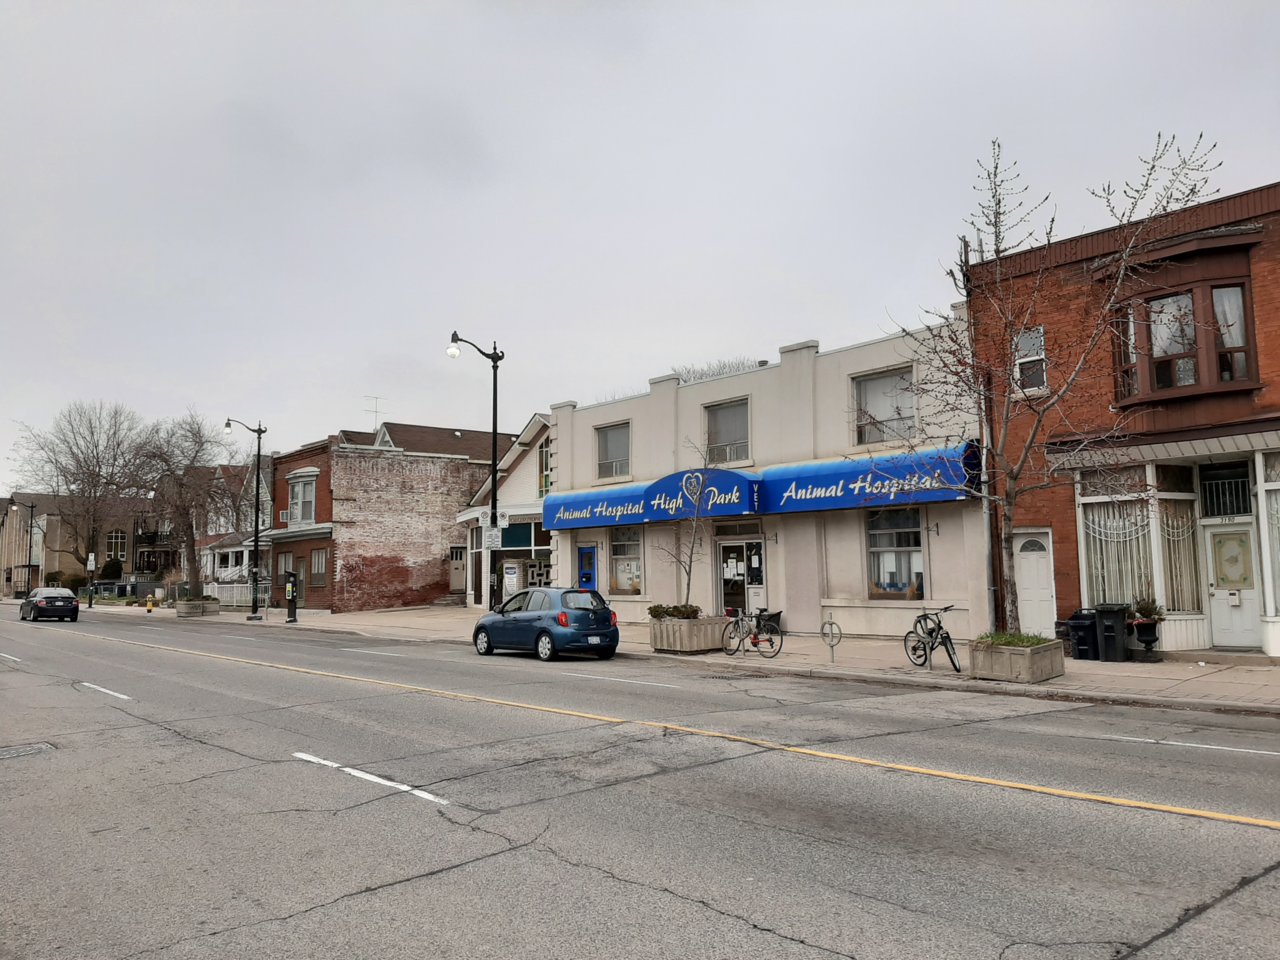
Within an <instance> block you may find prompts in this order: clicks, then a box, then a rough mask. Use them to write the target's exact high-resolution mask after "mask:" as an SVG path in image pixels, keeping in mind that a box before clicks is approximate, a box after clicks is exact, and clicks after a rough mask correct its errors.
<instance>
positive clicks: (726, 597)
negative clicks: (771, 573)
mask: <svg viewBox="0 0 1280 960" xmlns="http://www.w3.org/2000/svg"><path fill="white" fill-rule="evenodd" d="M718 553H719V561H720V564H719V570H720V608H721V610H724V609H727V608H729V607H739V608H740V607H745V606H746V605H747V583H746V575H747V545H746V544H745V543H722V544H720V545H719V549H718Z"/></svg>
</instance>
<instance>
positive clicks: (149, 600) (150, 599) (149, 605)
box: [147, 593, 156, 613]
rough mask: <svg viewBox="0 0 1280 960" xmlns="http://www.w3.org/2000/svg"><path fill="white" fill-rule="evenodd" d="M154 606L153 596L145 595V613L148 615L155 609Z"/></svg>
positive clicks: (154, 599)
mask: <svg viewBox="0 0 1280 960" xmlns="http://www.w3.org/2000/svg"><path fill="white" fill-rule="evenodd" d="M155 605H156V598H155V594H150V593H149V594H147V613H150V612H151V610H152V608H153V607H155Z"/></svg>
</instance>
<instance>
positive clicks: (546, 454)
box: [538, 437, 551, 500]
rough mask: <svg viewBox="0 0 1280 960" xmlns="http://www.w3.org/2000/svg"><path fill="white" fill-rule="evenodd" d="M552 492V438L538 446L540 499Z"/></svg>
mask: <svg viewBox="0 0 1280 960" xmlns="http://www.w3.org/2000/svg"><path fill="white" fill-rule="evenodd" d="M550 492H551V438H550V437H544V438H543V440H542V442H541V443H540V444H538V499H539V500H541V499H542V498H543V497H545V496H546V495H547V494H548V493H550Z"/></svg>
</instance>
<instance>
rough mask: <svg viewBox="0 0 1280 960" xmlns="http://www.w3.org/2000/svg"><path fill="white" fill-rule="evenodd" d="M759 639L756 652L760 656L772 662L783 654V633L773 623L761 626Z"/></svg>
mask: <svg viewBox="0 0 1280 960" xmlns="http://www.w3.org/2000/svg"><path fill="white" fill-rule="evenodd" d="M759 639H760V643H759V644H758V645H757V646H756V650H758V651H759V652H760V656H762V657H767V658H769V659H770V660H772V659H773V658H774V657H776V656H777V655H778V654H780V653H781V652H782V631H781V630H779V629H778V628H777V627H776V626H774V625H773V624H772V623H762V624H760V634H759Z"/></svg>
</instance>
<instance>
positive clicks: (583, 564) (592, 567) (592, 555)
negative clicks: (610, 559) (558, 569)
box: [578, 547, 596, 590]
mask: <svg viewBox="0 0 1280 960" xmlns="http://www.w3.org/2000/svg"><path fill="white" fill-rule="evenodd" d="M578 587H579V589H582V590H594V589H596V548H595V547H579V548H578Z"/></svg>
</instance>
